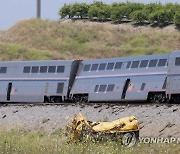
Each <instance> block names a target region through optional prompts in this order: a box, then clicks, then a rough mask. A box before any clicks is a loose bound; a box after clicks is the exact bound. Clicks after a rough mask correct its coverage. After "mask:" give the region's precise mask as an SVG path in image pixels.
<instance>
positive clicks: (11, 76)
mask: <svg viewBox="0 0 180 154" xmlns="http://www.w3.org/2000/svg"><path fill="white" fill-rule="evenodd" d="M78 65H79V61H78V60H75V61H73V60H50V61H14V62H0V85H1V86H0V102H62V101H64V100H65V99H67V98H68V95H69V92H70V90H71V87H72V84H73V82H74V78H75V76H76V72H77V70H78Z"/></svg>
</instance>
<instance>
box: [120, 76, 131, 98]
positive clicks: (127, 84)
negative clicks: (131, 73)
mask: <svg viewBox="0 0 180 154" xmlns="http://www.w3.org/2000/svg"><path fill="white" fill-rule="evenodd" d="M130 81H131V80H130V79H127V80H126V81H125V83H124V88H123V91H122V95H121V99H125V97H126V92H127V89H128V87H129V85H130Z"/></svg>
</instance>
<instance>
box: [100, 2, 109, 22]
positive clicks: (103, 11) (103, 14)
mask: <svg viewBox="0 0 180 154" xmlns="http://www.w3.org/2000/svg"><path fill="white" fill-rule="evenodd" d="M110 13H111V6H110V5H103V6H102V7H101V8H99V10H98V19H100V20H105V19H108V18H110Z"/></svg>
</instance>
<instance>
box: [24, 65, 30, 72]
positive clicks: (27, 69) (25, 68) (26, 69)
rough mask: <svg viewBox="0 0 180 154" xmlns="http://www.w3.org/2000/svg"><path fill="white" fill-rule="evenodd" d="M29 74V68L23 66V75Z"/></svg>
mask: <svg viewBox="0 0 180 154" xmlns="http://www.w3.org/2000/svg"><path fill="white" fill-rule="evenodd" d="M30 72H31V66H24V68H23V73H30Z"/></svg>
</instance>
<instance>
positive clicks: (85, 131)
mask: <svg viewBox="0 0 180 154" xmlns="http://www.w3.org/2000/svg"><path fill="white" fill-rule="evenodd" d="M67 131H68V132H69V133H70V139H71V140H74V141H78V140H79V141H82V140H84V139H93V140H103V139H106V138H107V139H122V137H123V135H125V134H126V133H134V134H135V135H134V136H135V138H138V137H139V122H138V121H137V119H136V118H135V117H134V116H130V117H125V118H121V119H117V120H114V121H112V122H91V121H87V120H86V119H85V117H84V116H83V115H82V114H81V113H79V114H77V115H76V116H75V117H74V118H73V120H72V124H71V125H69V126H67Z"/></svg>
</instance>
